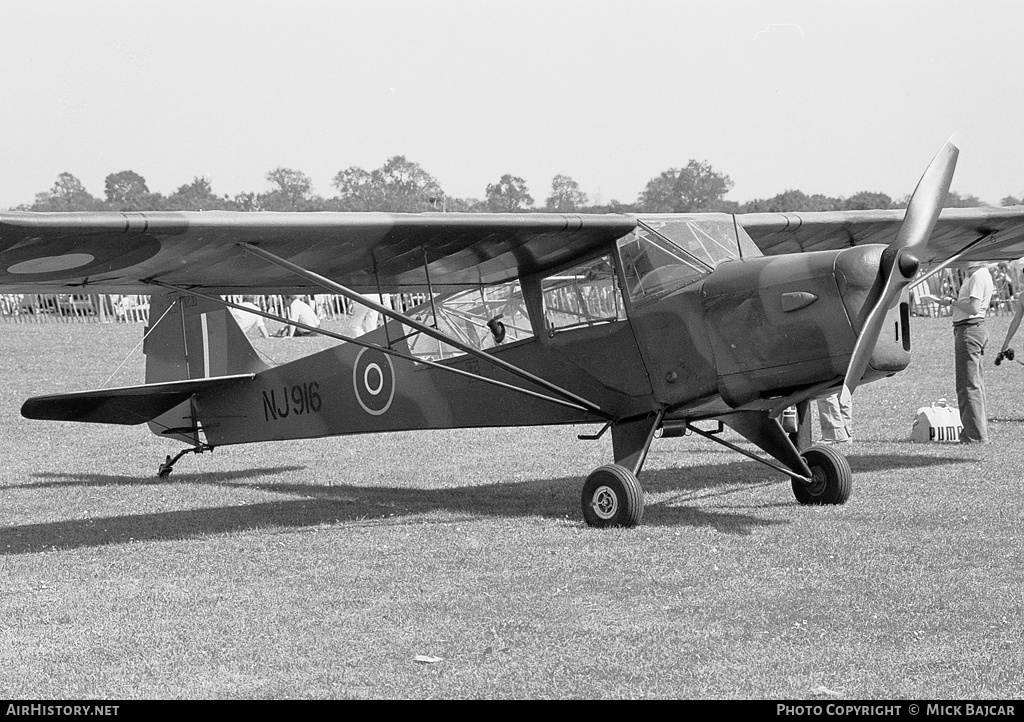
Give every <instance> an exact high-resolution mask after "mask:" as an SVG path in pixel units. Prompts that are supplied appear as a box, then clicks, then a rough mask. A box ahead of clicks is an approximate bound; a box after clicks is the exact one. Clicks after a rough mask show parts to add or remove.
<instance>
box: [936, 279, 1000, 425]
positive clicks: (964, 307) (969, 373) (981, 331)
mask: <svg viewBox="0 0 1024 722" xmlns="http://www.w3.org/2000/svg"><path fill="white" fill-rule="evenodd" d="M967 274H968V275H967V280H965V281H964V282H963V285H961V286H960V293H959V294H957V297H956V299H954V298H953V297H952V296H943V297H942V298H941V299H939V303H940V304H941V305H943V306H952V308H953V351H954V354H955V358H956V399H957V404H958V405H959V406H960V423H962V424H963V427H964V428H963V431H961V432H960V443H961V444H987V443H988V421H987V419H986V418H985V382H984V379H983V378H982V371H981V356H982V354H983V353H984V352H985V344H986V343H987V342H988V331H987V330H985V313H986V312H987V311H988V306H989V303H990V302H991V300H992V294H993V293H994V292H995V284H994V283H993V281H992V274H991V273H990V272H989V269H988V267H987V266H986V265H985V264H984V263H982V262H980V261H973V262H972V263H971V265H970V266H969V267H968V269H967Z"/></svg>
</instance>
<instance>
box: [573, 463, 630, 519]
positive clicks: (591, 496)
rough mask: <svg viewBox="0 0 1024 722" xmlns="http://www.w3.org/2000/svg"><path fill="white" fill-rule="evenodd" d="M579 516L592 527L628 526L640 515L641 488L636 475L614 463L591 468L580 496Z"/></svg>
mask: <svg viewBox="0 0 1024 722" xmlns="http://www.w3.org/2000/svg"><path fill="white" fill-rule="evenodd" d="M580 503H581V505H582V507H583V518H584V519H585V520H586V522H587V524H588V525H590V526H595V527H608V526H621V527H632V526H636V525H637V524H639V523H640V520H641V519H643V516H644V490H643V489H642V488H641V486H640V482H639V481H637V479H636V475H634V474H633V472H631V471H630V470H629V469H627V468H625V467H622V466H619V465H617V464H609V465H608V466H602V467H599V468H597V469H595V470H594V472H593V473H592V474H591V475H590V476H588V477H587V480H586V482H584V484H583V493H582V495H581V497H580Z"/></svg>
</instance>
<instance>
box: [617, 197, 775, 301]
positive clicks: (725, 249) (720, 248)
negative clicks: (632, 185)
mask: <svg viewBox="0 0 1024 722" xmlns="http://www.w3.org/2000/svg"><path fill="white" fill-rule="evenodd" d="M638 221H639V226H638V227H637V229H636V230H635V231H633V232H632V233H630V234H629V235H628V236H626V237H624V238H621V239H619V242H618V249H619V258H620V260H621V262H622V269H623V274H624V275H625V278H626V287H627V288H628V289H629V294H630V297H631V298H632V299H633V300H634V301H637V300H640V299H644V298H649V297H655V296H659V295H662V294H664V293H668V292H670V291H675V290H677V289H679V288H683V287H684V286H688V285H689V284H691V283H696V282H697V281H700V280H701V279H703V278H704V277H705V276H707V275H708V274H709V273H711V271H713V270H714V269H715V268H716V267H717V266H718V264H720V263H722V262H723V261H728V260H732V259H734V258H740V257H744V256H748V257H749V256H759V255H761V253H760V251H759V250H758V249H757V247H756V246H755V245H754V243H753V241H751V240H750V237H749V236H748V235H747V234H746V232H745V231H744V230H743V229H742V228H739V227H738V226H737V224H736V223H735V221H733V219H732V218H731V217H723V218H721V219H707V218H702V219H699V220H698V219H695V218H681V217H680V216H678V215H665V216H640V217H639V218H638Z"/></svg>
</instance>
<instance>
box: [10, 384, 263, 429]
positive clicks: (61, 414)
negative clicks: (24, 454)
mask: <svg viewBox="0 0 1024 722" xmlns="http://www.w3.org/2000/svg"><path fill="white" fill-rule="evenodd" d="M254 377H255V374H235V375H232V376H215V377H213V378H203V379H187V380H184V381H171V382H167V383H159V384H143V385H140V386H124V387H121V388H113V389H98V390H95V391H77V392H74V393H69V394H52V395H49V396H34V397H33V398H30V399H28V400H27V401H26V402H25V403H24V404H23V405H22V407H21V415H22V416H24V417H25V418H26V419H38V420H41V421H87V422H91V423H97V424H124V425H132V424H143V423H146V422H147V421H152V420H153V419H155V418H157V417H158V416H160V414H163V413H164V412H166V411H169V410H170V409H173V408H174V407H175V406H177V405H178V404H180V403H181V402H183V401H186V400H187V399H188V398H189V397H191V396H192V395H193V394H196V393H199V392H200V391H209V390H211V389H215V388H219V387H222V386H227V385H229V384H235V383H243V382H245V381H249V380H252V379H253V378H254Z"/></svg>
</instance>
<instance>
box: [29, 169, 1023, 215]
mask: <svg viewBox="0 0 1024 722" xmlns="http://www.w3.org/2000/svg"><path fill="white" fill-rule="evenodd" d="M266 180H267V182H268V183H269V185H270V190H268V191H267V192H265V193H239V194H237V195H235V196H234V197H230V196H228V195H226V194H225V195H223V196H218V195H217V194H215V193H214V192H213V190H212V187H211V185H210V179H209V178H205V177H195V178H193V179H192V182H191V183H189V184H186V185H183V186H181V187H179V188H178V189H177V190H176V191H175V192H174V193H172V194H170V195H166V196H165V195H163V194H161V193H157V192H153V191H150V190H149V187H148V186H147V185H146V179H145V178H143V177H142V176H141V175H139V174H138V173H136V172H135V171H131V170H125V171H121V172H119V173H111V174H110V175H108V176H107V177H106V180H105V182H104V197H103V198H96V197H94V196H93V195H92V194H90V193H89V192H88V191H87V190H86V189H85V187H84V186H83V185H82V183H81V181H79V180H78V178H76V177H75V176H74V175H72V174H71V173H61V174H60V175H59V176H57V180H56V182H55V183H54V185H53V187H52V188H50V189H49V190H46V191H42V192H40V193H37V194H36V197H35V201H34V202H33V203H32V204H23V205H21V206H18V207H17V208H15V209H14V210H25V211H99V210H110V211H165V210H166V211H212V210H230V211H385V212H393V213H420V212H426V211H447V212H468V213H484V212H493V213H516V212H530V211H546V212H553V213H696V212H703V211H719V212H724V213H757V212H783V211H846V210H869V209H880V210H884V209H888V208H905V207H906V205H907V202H908V201H909V196H907V197H904V198H902V199H893V198H891V197H889V196H888V195H886V194H885V193H874V192H869V191H863V192H860V193H855V194H854V195H852V196H850V197H849V198H842V197H839V198H833V197H829V196H824V195H820V194H815V195H807V194H806V193H804V192H802V191H798V190H788V191H785V192H783V193H780V194H778V195H776V196H774V197H772V198H763V199H756V200H752V201H749V202H747V203H742V204H741V203H737V202H735V201H728V200H725V195H726V194H727V193H728V192H729V191H730V190H731V189H732V187H733V182H732V180H731V179H730V178H729V176H727V175H725V174H723V173H719V172H717V171H715V170H714V169H713V168H712V167H711V165H710V164H708V163H707V162H706V161H696V160H690V161H689V162H688V163H687V164H686V165H685V166H683V167H681V168H669V169H668V170H666V171H664V172H663V173H661V174H659V175H658V176H656V177H654V178H652V179H651V180H650V181H648V183H647V185H646V187H645V188H644V190H643V191H642V192H641V193H640V194H639V196H638V197H637V199H636V201H635V202H633V203H621V202H619V201H617V200H612V201H610V202H608V203H606V204H601V203H591V201H590V199H589V198H588V196H587V194H585V193H583V192H582V191H581V190H580V187H579V184H578V183H577V182H576V181H575V180H573V179H572V178H570V177H569V176H566V175H556V176H555V177H554V178H553V179H552V181H551V190H550V192H549V194H548V195H547V197H546V198H545V200H544V203H543V205H541V206H538V205H537V204H536V202H535V200H534V198H533V196H532V195H530V191H529V188H528V187H527V184H526V181H524V180H523V179H522V178H520V177H518V176H515V175H512V174H505V175H503V176H501V178H500V179H498V181H497V182H495V183H490V184H488V185H487V187H486V189H485V195H484V198H483V199H475V198H456V197H454V196H450V195H448V194H446V193H445V192H444V190H443V189H442V188H441V185H440V184H439V183H438V182H437V179H436V178H434V177H433V176H432V175H430V174H429V173H428V172H427V171H425V170H424V169H423V168H422V167H421V166H420V165H419V164H418V163H414V162H412V161H409V160H407V159H406V158H405V157H404V156H400V155H398V156H394V157H392V158H389V159H388V160H387V161H386V162H385V163H384V165H382V166H381V167H380V168H376V169H374V170H372V171H367V170H364V169H363V168H359V167H357V166H352V167H350V168H347V169H345V170H342V171H339V172H338V173H337V174H336V175H335V176H334V178H333V179H332V181H331V185H332V186H333V187H334V189H335V190H336V195H334V196H333V197H330V198H324V197H322V196H320V195H317V194H315V193H314V192H313V182H312V180H311V179H310V177H309V176H308V175H306V174H305V173H303V172H301V171H298V170H294V169H292V168H284V167H278V168H274V169H273V170H271V171H270V172H269V173H267V175H266ZM1021 202H1022V201H1021V200H1020V199H1018V198H1015V197H1013V196H1007V197H1005V198H1004V199H1003V200H1002V203H1001V204H1002V205H1004V206H1008V205H1019V204H1021ZM944 205H945V206H946V207H947V208H950V207H956V208H967V207H977V206H983V205H985V204H984V203H983V202H982V201H981V200H979V199H978V198H977V197H976V196H972V195H961V194H958V193H954V192H950V193H949V194H948V195H947V197H946V201H945V203H944Z"/></svg>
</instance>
